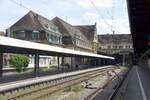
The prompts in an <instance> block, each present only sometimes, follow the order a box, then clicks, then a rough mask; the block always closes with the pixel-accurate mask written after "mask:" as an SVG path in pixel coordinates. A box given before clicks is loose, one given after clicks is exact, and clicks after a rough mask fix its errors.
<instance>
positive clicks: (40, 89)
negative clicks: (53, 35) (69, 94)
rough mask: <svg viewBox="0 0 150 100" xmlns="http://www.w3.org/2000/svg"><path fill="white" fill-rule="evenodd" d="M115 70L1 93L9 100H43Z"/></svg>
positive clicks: (103, 70) (105, 69) (66, 78)
mask: <svg viewBox="0 0 150 100" xmlns="http://www.w3.org/2000/svg"><path fill="white" fill-rule="evenodd" d="M113 69H114V68H104V69H99V70H96V71H90V72H86V73H80V74H78V75H73V76H67V77H62V78H59V79H55V80H50V81H46V82H42V83H38V84H37V83H36V84H33V85H29V86H25V87H21V88H16V89H13V90H10V91H4V92H1V95H3V96H4V97H7V100H41V99H42V98H44V97H47V96H50V95H51V94H53V93H55V92H57V91H60V90H62V89H64V88H65V87H68V86H72V85H75V84H78V83H81V82H84V81H87V80H90V79H92V78H94V77H97V76H99V75H101V74H103V73H106V71H108V70H109V71H110V70H113Z"/></svg>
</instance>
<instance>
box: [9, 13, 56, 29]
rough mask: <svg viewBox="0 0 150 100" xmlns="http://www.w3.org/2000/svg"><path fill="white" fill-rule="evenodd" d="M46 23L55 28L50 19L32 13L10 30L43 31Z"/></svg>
mask: <svg viewBox="0 0 150 100" xmlns="http://www.w3.org/2000/svg"><path fill="white" fill-rule="evenodd" d="M45 23H49V24H50V25H53V26H54V24H53V23H52V22H51V21H50V20H49V19H47V18H45V17H43V16H41V15H39V14H37V13H35V12H33V11H30V12H28V13H27V14H26V15H25V16H24V17H22V18H21V19H20V20H19V21H17V22H16V23H15V24H14V25H12V26H11V27H10V28H11V29H14V30H22V29H28V30H43V29H45V26H44V24H45Z"/></svg>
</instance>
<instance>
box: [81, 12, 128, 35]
mask: <svg viewBox="0 0 150 100" xmlns="http://www.w3.org/2000/svg"><path fill="white" fill-rule="evenodd" d="M82 18H83V20H85V21H87V23H89V24H94V23H95V22H97V30H98V34H107V33H109V34H111V33H112V32H111V28H112V27H111V26H112V19H110V18H106V17H105V19H102V18H101V17H100V16H99V14H97V13H93V12H91V13H90V12H86V13H84V14H83V16H82ZM113 30H115V32H116V33H117V34H124V33H125V34H129V33H130V30H129V22H128V18H117V19H114V24H113Z"/></svg>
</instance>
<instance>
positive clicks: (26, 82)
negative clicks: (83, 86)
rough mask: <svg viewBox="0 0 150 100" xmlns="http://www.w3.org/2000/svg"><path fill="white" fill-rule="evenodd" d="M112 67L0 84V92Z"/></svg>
mask: <svg viewBox="0 0 150 100" xmlns="http://www.w3.org/2000/svg"><path fill="white" fill-rule="evenodd" d="M112 67H114V66H103V67H96V68H90V69H85V70H80V71H74V72H68V73H61V74H56V75H50V76H43V77H36V78H29V79H24V80H21V81H15V82H9V83H5V84H0V91H6V90H10V89H13V88H16V87H23V86H26V85H30V84H35V83H39V82H44V81H48V80H54V79H57V78H62V77H67V76H72V75H77V74H81V73H86V72H90V71H97V70H100V69H104V68H112Z"/></svg>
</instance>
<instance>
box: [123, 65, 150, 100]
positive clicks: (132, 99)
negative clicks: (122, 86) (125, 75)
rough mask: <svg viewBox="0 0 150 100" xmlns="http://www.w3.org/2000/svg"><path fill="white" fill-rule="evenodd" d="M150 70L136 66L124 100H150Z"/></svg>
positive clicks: (132, 71)
mask: <svg viewBox="0 0 150 100" xmlns="http://www.w3.org/2000/svg"><path fill="white" fill-rule="evenodd" d="M149 70H150V69H145V68H140V67H137V66H134V68H133V69H132V70H131V73H132V74H130V76H129V77H130V78H129V81H128V85H127V88H126V92H125V94H124V97H123V99H124V100H150V71H149Z"/></svg>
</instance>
